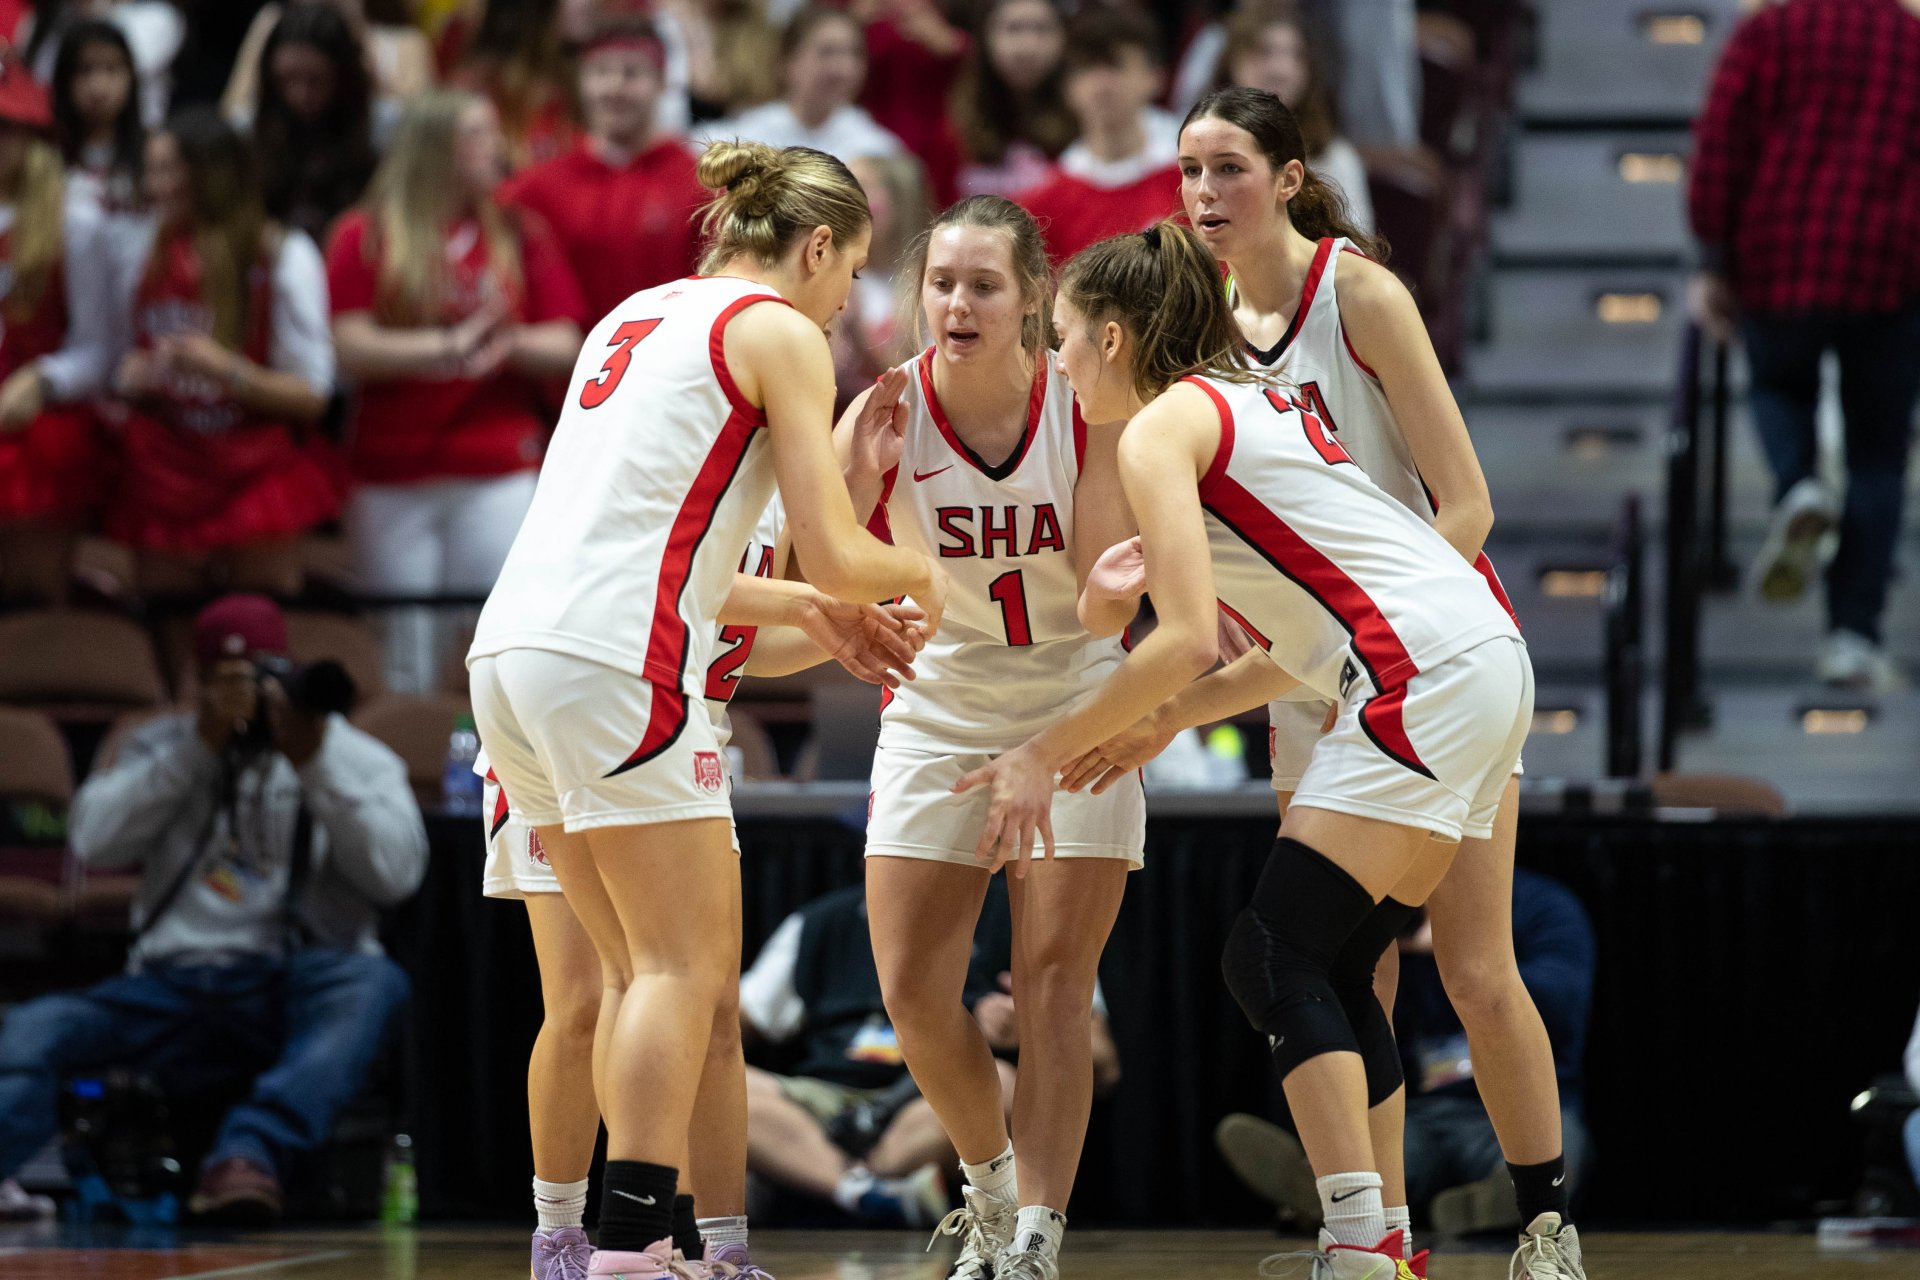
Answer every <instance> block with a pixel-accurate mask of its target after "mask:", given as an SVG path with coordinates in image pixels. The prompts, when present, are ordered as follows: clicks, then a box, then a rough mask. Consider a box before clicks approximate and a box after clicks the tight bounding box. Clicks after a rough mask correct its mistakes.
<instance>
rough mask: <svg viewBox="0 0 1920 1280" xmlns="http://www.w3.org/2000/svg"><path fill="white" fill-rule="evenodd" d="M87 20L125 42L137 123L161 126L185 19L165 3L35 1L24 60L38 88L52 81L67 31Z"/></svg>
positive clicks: (160, 0)
mask: <svg viewBox="0 0 1920 1280" xmlns="http://www.w3.org/2000/svg"><path fill="white" fill-rule="evenodd" d="M90 18H92V19H101V20H104V21H107V22H111V23H112V24H113V25H114V26H116V27H118V28H119V29H120V31H121V32H122V34H124V35H125V36H126V38H127V45H128V47H129V48H130V49H131V50H132V51H133V65H134V68H135V72H136V75H137V79H138V85H139V92H138V95H137V98H136V100H137V101H138V102H139V104H140V118H141V120H142V122H144V123H145V124H146V125H147V127H148V128H152V127H153V126H155V125H157V124H159V123H160V122H161V121H162V120H164V119H166V116H167V104H168V102H169V101H170V100H171V97H172V93H173V75H172V71H173V59H174V55H175V54H177V53H179V52H180V43H181V41H182V40H184V39H185V38H186V34H187V23H186V19H185V17H184V16H182V14H181V12H180V10H179V9H177V8H175V7H174V6H173V5H172V4H170V3H168V0H39V4H38V5H37V6H36V8H35V9H34V24H33V34H32V35H31V36H30V37H29V38H28V40H27V54H26V56H27V64H28V65H29V66H31V67H32V68H33V72H34V74H35V75H36V76H37V77H39V79H40V81H41V83H43V84H44V83H46V82H47V81H49V80H51V79H52V78H53V68H54V62H55V60H56V59H57V58H58V56H59V50H60V45H61V44H62V42H63V41H64V40H65V39H66V35H67V31H68V30H69V28H71V27H72V26H74V25H75V24H77V23H80V22H83V21H86V20H87V19H90Z"/></svg>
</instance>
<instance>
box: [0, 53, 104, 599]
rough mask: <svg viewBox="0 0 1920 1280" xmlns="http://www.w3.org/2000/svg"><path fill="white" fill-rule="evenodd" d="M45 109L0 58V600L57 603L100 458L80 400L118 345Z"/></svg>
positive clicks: (90, 216)
mask: <svg viewBox="0 0 1920 1280" xmlns="http://www.w3.org/2000/svg"><path fill="white" fill-rule="evenodd" d="M52 129H53V109H52V106H51V104H50V103H49V101H48V98H47V93H46V90H44V89H42V88H41V87H40V85H39V83H38V82H36V81H35V80H34V79H33V77H32V75H31V74H29V72H28V71H27V69H26V67H25V65H23V64H22V63H20V62H19V61H17V60H14V59H6V60H4V61H0V598H5V599H9V600H15V601H18V600H22V599H26V600H32V601H35V602H39V603H58V602H60V601H61V600H62V599H64V597H65V595H66V585H67V566H68V564H69V562H70V560H71V552H72V547H73V535H74V532H75V529H76V528H77V526H78V524H79V522H80V520H81V518H82V517H83V516H84V515H85V514H86V513H87V512H88V511H89V509H90V508H91V507H92V505H93V503H94V501H95V499H96V498H97V497H98V496H99V489H100V479H99V477H100V473H101V468H102V466H103V464H104V462H105V458H104V456H103V451H102V449H101V448H100V446H99V442H98V440H97V438H96V434H95V430H94V423H93V417H92V415H91V413H89V412H88V410H87V409H86V408H85V406H84V404H83V403H82V402H83V401H85V400H87V399H89V398H91V397H92V396H94V395H95V394H97V393H99V392H100V391H101V390H103V389H104V388H105V387H106V384H107V378H108V377H109V376H110V375H111V374H112V372H113V365H114V361H115V360H116V359H117V358H118V356H119V350H118V344H119V342H120V341H122V340H123V338H122V335H121V334H120V333H119V331H118V328H117V327H116V325H115V324H114V320H115V318H116V317H117V316H119V315H120V314H121V313H122V312H123V310H124V309H123V308H122V307H121V306H120V305H119V301H120V300H119V296H118V284H119V282H118V279H117V277H116V273H115V272H114V269H113V259H112V257H111V255H110V254H109V253H107V252H106V243H105V219H104V217H103V216H102V214H101V213H100V211H99V209H98V208H96V207H95V206H94V205H93V204H92V203H91V202H90V201H88V200H87V199H85V198H84V197H82V196H77V195H74V194H70V193H68V192H67V191H66V184H65V182H64V181H63V179H62V173H61V167H60V153H59V151H58V150H56V149H55V148H54V145H53V143H52V142H51V141H50V140H49V135H50V134H51V132H52Z"/></svg>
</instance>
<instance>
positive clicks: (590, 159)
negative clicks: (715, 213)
mask: <svg viewBox="0 0 1920 1280" xmlns="http://www.w3.org/2000/svg"><path fill="white" fill-rule="evenodd" d="M665 66H666V62H665V48H664V46H663V45H662V44H661V42H660V37H659V34H658V33H657V32H656V30H655V29H654V26H653V24H652V23H651V22H649V21H648V20H647V19H645V18H641V17H624V18H618V19H613V20H609V21H607V22H605V23H602V24H601V26H600V27H599V28H598V29H597V30H596V31H595V33H594V36H593V39H592V40H590V41H589V42H588V44H587V46H586V48H585V49H583V50H582V51H581V54H580V105H581V110H582V112H583V113H584V114H585V116H586V122H587V132H586V136H584V137H583V138H582V139H581V140H580V142H579V144H578V145H577V146H575V147H574V149H573V150H572V151H569V152H568V153H567V154H565V155H563V156H559V157H557V158H555V159H552V160H549V161H547V162H546V163H545V164H538V165H534V166H533V167H532V168H530V169H523V170H521V171H520V172H519V173H517V174H515V175H514V176H513V177H511V178H509V179H508V180H507V182H506V184H505V185H504V186H502V187H501V189H500V199H501V201H502V203H505V204H510V205H518V206H519V207H521V208H525V209H531V210H533V212H535V213H537V214H539V215H540V216H541V217H542V218H544V219H545V220H546V223H547V225H548V226H549V227H551V228H552V229H553V233H554V235H555V236H556V237H557V238H558V239H559V241H560V248H561V250H562V251H563V252H564V253H565V254H566V256H567V261H568V264H569V265H570V266H571V267H572V268H573V274H574V278H575V279H576V280H578V281H579V282H580V289H581V293H582V294H583V295H584V297H585V300H586V320H587V322H588V323H592V322H593V321H597V320H598V319H599V318H600V317H602V316H604V315H606V314H607V313H608V312H610V311H612V310H613V309H614V307H615V306H616V305H618V304H619V303H620V302H621V301H623V300H624V299H625V298H626V297H627V296H628V295H629V294H633V293H637V292H639V291H640V290H641V289H650V288H652V287H653V286H654V285H657V284H663V283H665V282H666V281H668V280H674V279H678V278H679V277H681V276H686V275H691V274H692V273H693V272H694V270H695V269H696V268H697V267H698V266H699V262H700V225H699V218H698V213H699V210H700V208H701V206H703V205H704V204H705V203H706V202H707V200H708V199H709V193H708V192H707V190H706V189H705V188H703V187H702V186H701V185H700V183H699V180H698V179H696V178H695V177H694V168H695V166H696V165H697V163H698V161H697V160H696V158H695V156H694V154H693V151H692V149H691V148H690V147H689V146H688V145H687V140H686V138H685V137H684V136H683V135H681V134H680V133H678V132H675V131H672V130H668V129H663V128H661V127H660V122H659V112H658V106H659V102H660V93H661V90H662V88H663V87H664V85H665V80H664V71H665Z"/></svg>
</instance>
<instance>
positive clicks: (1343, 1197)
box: [1333, 1187, 1372, 1204]
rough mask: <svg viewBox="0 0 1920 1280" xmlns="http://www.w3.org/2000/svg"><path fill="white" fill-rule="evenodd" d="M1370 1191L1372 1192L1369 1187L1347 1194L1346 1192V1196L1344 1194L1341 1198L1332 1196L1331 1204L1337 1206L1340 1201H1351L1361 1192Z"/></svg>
mask: <svg viewBox="0 0 1920 1280" xmlns="http://www.w3.org/2000/svg"><path fill="white" fill-rule="evenodd" d="M1370 1190H1372V1188H1371V1187H1361V1188H1360V1190H1359V1191H1349V1192H1347V1194H1345V1195H1343V1196H1334V1197H1333V1202H1334V1203H1335V1204H1339V1203H1340V1202H1341V1201H1342V1200H1351V1199H1353V1198H1354V1197H1355V1196H1357V1195H1359V1194H1360V1193H1361V1192H1363V1191H1370Z"/></svg>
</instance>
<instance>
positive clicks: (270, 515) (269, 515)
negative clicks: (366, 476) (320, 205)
mask: <svg viewBox="0 0 1920 1280" xmlns="http://www.w3.org/2000/svg"><path fill="white" fill-rule="evenodd" d="M146 183H147V195H148V198H149V199H150V200H151V201H152V203H153V207H154V213H155V215H156V218H157V220H158V226H157V228H156V229H155V232H154V235H153V237H152V241H151V246H150V248H149V249H148V251H147V252H146V253H145V254H144V255H143V265H142V266H141V267H140V268H139V277H138V281H137V283H136V284H135V286H134V289H133V319H132V326H133V349H132V350H131V351H130V352H129V353H128V354H127V355H126V356H125V357H124V358H123V359H122V360H121V362H120V369H119V373H118V375H117V376H116V378H115V391H116V393H117V394H118V395H119V396H120V397H121V399H122V400H124V401H125V402H126V403H125V405H124V406H120V408H121V412H120V413H119V414H118V415H117V416H118V417H119V419H120V420H121V430H120V450H121V466H120V475H119V487H118V492H117V493H116V494H115V495H114V496H113V497H112V498H111V499H110V500H109V502H108V504H107V508H106V512H107V514H106V529H107V533H108V535H109V536H111V537H113V538H114V539H116V540H118V541H120V542H123V543H126V544H127V545H128V546H131V547H132V548H134V549H135V551H136V552H137V553H138V555H139V578H140V583H141V588H142V590H143V591H146V592H148V593H192V592H197V591H200V590H202V589H204V587H205V586H206V585H207V583H208V581H209V578H211V579H212V580H214V581H222V580H224V582H225V583H226V584H227V585H229V586H233V587H246V588H251V589H258V590H264V591H268V592H270V593H275V594H280V595H285V596H291V595H294V594H297V593H298V591H299V589H300V584H301V579H302V572H301V567H300V559H299V554H298V542H299V538H300V535H301V534H303V533H305V532H306V531H307V530H308V529H310V528H312V527H313V526H314V525H317V524H319V523H321V522H322V521H324V520H329V519H331V518H332V517H333V516H334V515H335V514H336V513H338V511H339V509H340V500H341V495H342V491H343V488H344V476H343V473H342V472H341V469H340V466H339V463H338V459H337V457H336V455H335V453H334V450H333V449H332V447H331V446H330V445H329V444H328V443H327V442H326V441H325V440H323V439H321V438H319V437H318V435H317V434H316V432H315V428H316V427H317V426H318V425H319V423H320V420H321V418H322V416H323V415H324V414H325V413H326V408H327V401H328V398H329V396H330V395H331V394H332V391H333V347H332V345H331V344H330V343H329V341H328V338H327V279H326V270H325V267H324V266H323V264H322V263H321V260H320V252H319V250H318V249H316V248H315V247H314V243H313V240H312V239H311V238H310V237H309V236H308V235H307V234H306V233H305V232H302V231H296V230H291V229H289V228H286V227H283V226H281V225H280V224H278V223H276V222H274V221H272V220H271V219H269V218H268V217H267V215H266V209H265V207H264V205H263V204H262V202H261V196H260V185H259V179H258V177H257V176H256V170H255V169H254V165H253V152H252V149H251V148H250V147H249V146H248V145H247V142H246V140H245V139H243V138H242V137H240V135H239V134H237V133H236V132H234V129H233V126H232V125H229V124H228V123H227V122H226V121H225V120H223V119H221V118H220V116H219V114H218V113H217V112H215V111H214V110H213V109H212V108H210V107H195V108H190V109H189V110H187V111H184V112H182V113H181V114H180V115H179V116H177V117H175V118H174V119H173V120H171V121H170V122H168V124H167V125H166V127H165V128H163V129H161V130H159V131H157V132H155V133H154V135H153V136H152V137H151V138H150V139H148V142H147V161H146Z"/></svg>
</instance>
